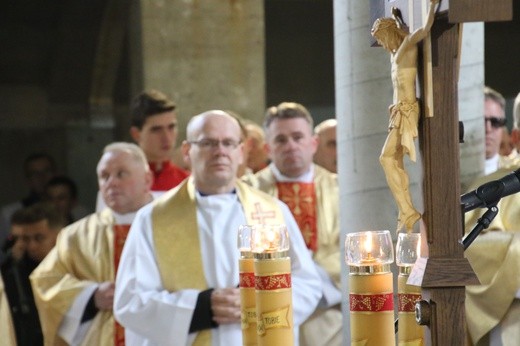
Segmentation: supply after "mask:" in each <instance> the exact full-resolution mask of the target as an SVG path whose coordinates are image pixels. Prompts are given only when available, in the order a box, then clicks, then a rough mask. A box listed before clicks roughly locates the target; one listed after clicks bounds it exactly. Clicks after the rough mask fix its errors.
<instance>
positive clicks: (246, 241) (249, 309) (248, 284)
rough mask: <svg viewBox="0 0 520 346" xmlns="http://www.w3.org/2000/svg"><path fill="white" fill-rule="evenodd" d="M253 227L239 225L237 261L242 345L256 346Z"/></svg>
mask: <svg viewBox="0 0 520 346" xmlns="http://www.w3.org/2000/svg"><path fill="white" fill-rule="evenodd" d="M252 228H253V226H250V225H241V226H240V227H239V229H238V250H239V251H240V258H239V259H238V269H239V276H240V280H239V288H240V307H241V327H242V345H244V346H254V345H258V342H257V336H256V293H255V265H254V259H253V253H252V252H251V232H252Z"/></svg>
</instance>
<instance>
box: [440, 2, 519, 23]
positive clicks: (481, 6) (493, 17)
mask: <svg viewBox="0 0 520 346" xmlns="http://www.w3.org/2000/svg"><path fill="white" fill-rule="evenodd" d="M443 1H446V0H443ZM449 3H450V9H449V11H448V18H449V21H450V23H462V22H496V21H508V20H512V19H513V0H477V1H475V0H450V1H449Z"/></svg>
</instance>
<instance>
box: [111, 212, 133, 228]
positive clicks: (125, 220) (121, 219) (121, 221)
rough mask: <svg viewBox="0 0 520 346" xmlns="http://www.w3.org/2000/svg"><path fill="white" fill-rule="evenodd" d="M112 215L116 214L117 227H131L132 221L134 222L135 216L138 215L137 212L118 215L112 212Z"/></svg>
mask: <svg viewBox="0 0 520 346" xmlns="http://www.w3.org/2000/svg"><path fill="white" fill-rule="evenodd" d="M112 213H113V214H114V219H115V220H116V225H130V224H131V223H132V221H134V218H135V214H136V213H137V211H135V212H132V213H126V214H118V213H116V212H115V211H113V210H112Z"/></svg>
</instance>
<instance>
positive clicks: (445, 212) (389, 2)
mask: <svg viewBox="0 0 520 346" xmlns="http://www.w3.org/2000/svg"><path fill="white" fill-rule="evenodd" d="M428 4H429V1H426V0H422V1H421V0H371V3H370V7H371V23H370V24H371V27H372V24H373V22H374V21H375V20H376V19H377V18H381V17H391V16H392V12H394V13H396V11H398V13H399V15H400V17H401V19H402V22H403V23H404V24H405V26H407V27H408V29H409V32H413V30H414V29H415V28H418V27H420V26H422V25H423V24H422V21H423V19H422V18H423V17H424V13H425V11H424V8H427V7H428V6H429V5H428ZM392 8H395V9H396V10H393V9H392ZM512 8H513V4H512V0H479V1H472V0H450V1H449V2H448V1H446V0H441V2H440V4H439V6H438V9H437V11H436V15H435V20H434V23H433V26H432V27H431V30H430V39H429V41H428V40H425V41H423V42H421V43H420V45H422V46H426V49H425V53H423V54H422V57H421V55H419V56H420V57H419V60H420V61H426V62H428V63H427V64H425V65H423V64H421V63H419V64H418V68H419V74H418V77H419V78H418V79H419V81H418V83H417V85H418V88H417V89H418V92H417V95H418V97H419V99H420V104H421V107H420V108H421V109H422V110H423V111H422V112H421V113H422V114H421V115H420V119H419V129H418V133H419V146H420V151H421V154H422V157H423V176H424V181H423V191H424V192H423V199H424V206H425V211H424V214H423V215H422V218H423V221H424V230H423V231H424V232H423V235H425V238H426V240H427V248H428V257H427V258H420V259H418V261H417V263H416V265H415V266H414V269H413V271H412V274H411V276H410V280H409V281H408V283H409V284H413V285H416V286H421V288H422V301H421V302H420V303H418V304H417V306H416V312H417V320H418V322H419V323H420V324H423V325H425V326H426V328H425V341H426V343H427V344H428V345H464V343H465V313H464V295H465V286H466V285H474V284H478V279H477V277H476V276H475V273H474V272H473V269H472V268H471V266H470V264H469V262H468V261H467V259H466V258H464V249H463V246H462V244H461V243H460V240H461V238H462V237H463V222H462V217H463V215H462V211H461V207H460V184H459V172H460V167H459V147H458V144H459V141H460V140H461V138H460V130H459V126H460V125H459V121H458V105H457V102H458V100H457V84H458V69H459V62H460V39H461V25H460V24H461V23H463V22H470V21H498V20H511V19H512V13H513V11H512ZM374 42H375V40H374V41H373V42H371V43H372V44H374ZM424 66H426V68H425V67H424ZM429 66H431V73H428V69H429V68H430V67H429ZM428 85H429V89H428ZM425 109H426V113H425V111H424V110H425Z"/></svg>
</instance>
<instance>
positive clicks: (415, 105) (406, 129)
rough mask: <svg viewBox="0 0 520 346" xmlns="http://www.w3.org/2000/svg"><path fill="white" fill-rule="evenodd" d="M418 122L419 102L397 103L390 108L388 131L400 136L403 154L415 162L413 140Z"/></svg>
mask: <svg viewBox="0 0 520 346" xmlns="http://www.w3.org/2000/svg"><path fill="white" fill-rule="evenodd" d="M418 122H419V102H417V101H415V102H404V101H399V102H398V103H395V104H393V105H391V106H390V122H389V124H388V129H389V131H391V130H396V131H398V133H399V135H400V136H401V141H400V143H401V145H402V146H403V148H404V153H405V154H408V155H409V156H410V160H412V161H415V144H414V139H415V138H416V137H417V124H418Z"/></svg>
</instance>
